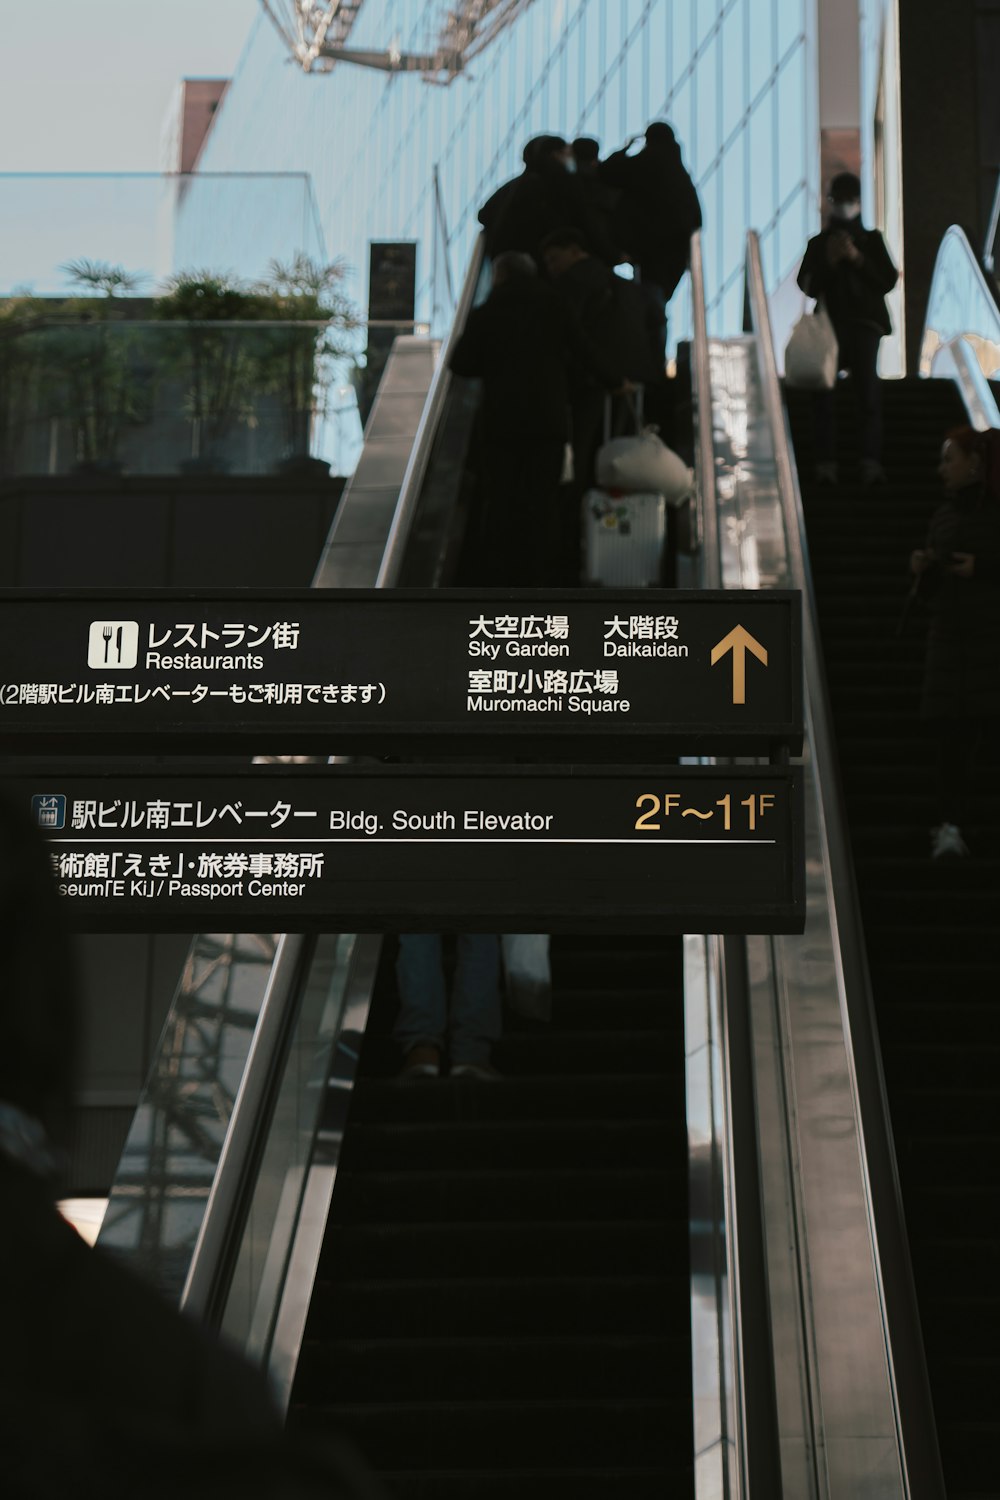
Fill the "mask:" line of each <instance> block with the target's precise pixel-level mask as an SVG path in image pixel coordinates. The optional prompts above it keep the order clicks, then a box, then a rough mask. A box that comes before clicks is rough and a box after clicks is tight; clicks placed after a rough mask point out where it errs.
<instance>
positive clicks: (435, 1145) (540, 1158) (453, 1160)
mask: <svg viewBox="0 0 1000 1500" xmlns="http://www.w3.org/2000/svg"><path fill="white" fill-rule="evenodd" d="M418 1086H419V1085H418ZM677 1133H681V1134H682V1135H683V1131H682V1127H681V1126H680V1125H679V1124H677V1125H674V1126H673V1127H672V1128H671V1127H668V1126H667V1125H666V1124H665V1123H664V1122H663V1121H660V1120H650V1121H646V1120H642V1119H633V1120H613V1121H607V1120H603V1121H599V1122H596V1123H595V1122H590V1121H584V1120H580V1121H565V1120H556V1121H546V1122H539V1121H537V1120H532V1121H516V1120H511V1121H501V1122H496V1121H471V1122H468V1123H464V1122H463V1123H461V1124H458V1125H455V1124H453V1123H452V1122H447V1123H442V1122H436V1123H431V1124H414V1123H413V1122H411V1121H407V1122H406V1123H405V1124H404V1123H393V1124H379V1125H375V1124H371V1125H362V1124H358V1125H357V1127H356V1128H355V1129H354V1130H352V1131H351V1132H350V1137H349V1140H348V1141H347V1142H346V1143H345V1147H344V1150H343V1153H342V1155H341V1170H343V1171H349V1172H358V1171H376V1172H377V1171H380V1170H382V1171H388V1170H395V1171H405V1170H406V1169H407V1168H413V1169H416V1170H418V1171H422V1172H428V1171H435V1170H438V1169H441V1170H445V1171H455V1170H462V1169H465V1170H470V1171H478V1172H484V1173H485V1172H489V1171H491V1170H494V1169H496V1168H510V1169H521V1170H523V1169H524V1168H525V1167H528V1168H529V1169H530V1170H532V1171H538V1172H541V1171H545V1170H548V1169H551V1168H569V1169H572V1168H573V1167H576V1166H578V1165H579V1164H580V1163H581V1162H584V1161H586V1162H588V1163H589V1164H591V1165H592V1166H594V1167H615V1166H619V1165H621V1166H625V1165H628V1166H632V1167H649V1168H654V1169H655V1168H657V1167H659V1166H660V1165H661V1163H662V1162H663V1160H664V1158H665V1157H667V1156H668V1155H669V1154H670V1152H671V1148H672V1149H673V1153H674V1154H675V1155H676V1153H677V1151H678V1149H681V1150H683V1149H684V1140H683V1139H682V1140H681V1141H680V1143H679V1144H678V1142H677V1140H676V1139H674V1137H675V1136H676V1134H677Z"/></svg>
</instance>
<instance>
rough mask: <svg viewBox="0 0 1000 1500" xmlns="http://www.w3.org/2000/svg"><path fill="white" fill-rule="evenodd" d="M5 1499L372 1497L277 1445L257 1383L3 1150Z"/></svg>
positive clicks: (321, 1463) (363, 1479) (321, 1458)
mask: <svg viewBox="0 0 1000 1500" xmlns="http://www.w3.org/2000/svg"><path fill="white" fill-rule="evenodd" d="M0 1223H2V1225H3V1232H2V1234H0V1329H2V1330H3V1332H2V1340H3V1361H2V1373H0V1453H2V1455H3V1457H2V1460H0V1463H2V1475H3V1484H2V1487H3V1494H4V1496H5V1497H7V1496H9V1497H11V1500H21V1497H24V1500H49V1497H51V1500H56V1497H62V1496H66V1495H71V1494H74V1493H78V1494H82V1495H92V1494H100V1495H102V1496H107V1497H108V1500H126V1497H128V1500H131V1497H133V1496H140V1495H141V1496H143V1497H148V1500H167V1497H174V1496H176V1495H183V1496H185V1497H187V1500H208V1497H209V1496H211V1497H212V1500H237V1497H239V1496H246V1495H249V1494H253V1495H254V1496H259V1497H261V1500H319V1497H320V1496H321V1495H322V1496H324V1497H326V1500H347V1497H350V1500H380V1497H382V1495H383V1492H382V1489H381V1487H380V1486H377V1485H376V1483H375V1481H374V1480H369V1478H368V1476H366V1475H361V1474H360V1472H357V1473H356V1471H355V1465H354V1460H353V1459H352V1458H351V1457H349V1456H347V1455H344V1456H343V1459H342V1458H341V1454H340V1450H339V1449H338V1450H337V1451H336V1453H331V1454H329V1455H328V1454H327V1453H325V1452H324V1453H322V1454H320V1453H318V1452H316V1453H315V1454H314V1453H313V1451H312V1450H307V1449H306V1448H304V1447H303V1448H302V1449H301V1450H299V1449H297V1448H295V1447H294V1446H292V1445H290V1444H289V1443H287V1442H286V1440H285V1438H284V1435H283V1431H282V1424H281V1421H280V1418H279V1416H278V1413H277V1410H276V1409H275V1407H274V1406H273V1405H272V1403H271V1399H270V1396H269V1393H268V1391H267V1388H266V1385H265V1382H264V1380H263V1378H262V1377H261V1376H260V1375H259V1374H258V1373H257V1371H255V1370H253V1369H251V1368H250V1366H249V1365H247V1364H245V1363H244V1362H243V1360H242V1359H240V1358H238V1357H237V1356H236V1355H235V1354H233V1353H231V1352H230V1351H229V1350H227V1349H225V1348H224V1347H223V1346H222V1345H221V1344H219V1343H217V1342H216V1341H215V1340H214V1339H213V1338H212V1337H211V1336H210V1335H209V1334H207V1333H205V1332H204V1331H203V1330H202V1329H201V1328H200V1327H199V1326H198V1325H197V1324H195V1323H194V1322H192V1321H191V1320H189V1319H188V1318H186V1317H184V1316H182V1315H181V1314H180V1313H178V1312H177V1311H175V1309H173V1308H172V1307H170V1306H169V1305H168V1304H167V1303H166V1302H165V1301H163V1300H161V1298H160V1297H159V1296H158V1295H157V1293H156V1292H154V1291H153V1290H152V1289H151V1288H149V1287H147V1286H145V1285H144V1284H143V1283H142V1282H140V1281H138V1280H137V1279H135V1278H134V1277H133V1276H131V1275H130V1274H129V1273H128V1272H127V1271H124V1270H123V1269H122V1268H121V1267H120V1266H118V1265H117V1264H116V1263H115V1262H114V1261H113V1260H111V1259H110V1258H109V1257H108V1256H107V1255H106V1254H105V1253H104V1252H102V1251H101V1250H94V1249H91V1248H90V1247H89V1246H87V1245H85V1244H84V1242H83V1241H82V1240H81V1239H80V1237H79V1235H77V1233H76V1231H75V1230H73V1229H71V1228H70V1226H69V1225H68V1224H67V1223H66V1222H65V1221H64V1220H63V1219H62V1218H61V1217H60V1216H59V1214H58V1213H57V1212H56V1209H55V1207H54V1205H53V1203H52V1201H51V1199H50V1197H49V1195H48V1190H47V1187H46V1186H45V1184H43V1183H42V1182H41V1181H40V1180H39V1179H37V1178H35V1177H34V1176H32V1175H30V1174H29V1173H28V1172H27V1171H26V1170H25V1169H23V1168H22V1167H21V1166H19V1165H16V1164H14V1163H12V1162H10V1161H8V1159H7V1158H6V1157H4V1156H3V1155H2V1154H0Z"/></svg>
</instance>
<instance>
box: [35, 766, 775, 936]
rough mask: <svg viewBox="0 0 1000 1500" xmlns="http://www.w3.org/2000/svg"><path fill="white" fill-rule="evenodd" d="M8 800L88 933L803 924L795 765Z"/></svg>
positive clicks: (229, 779) (490, 773)
mask: <svg viewBox="0 0 1000 1500" xmlns="http://www.w3.org/2000/svg"><path fill="white" fill-rule="evenodd" d="M8 787H9V789H10V791H11V793H12V794H13V795H14V796H15V797H17V798H19V799H20V800H21V801H22V802H23V804H24V805H25V806H26V807H30V809H31V812H32V816H33V818H34V820H35V822H36V823H37V824H38V825H39V826H40V827H41V828H42V829H43V830H44V831H45V832H46V834H47V835H48V837H49V839H50V841H51V852H52V860H53V865H54V870H55V876H56V882H57V885H58V888H59V891H60V893H61V894H62V896H63V897H64V899H65V903H66V909H67V915H68V917H69V919H70V921H71V923H72V925H74V926H75V927H77V928H78V929H80V930H84V931H106V932H121V931H129V930H139V931H143V932H156V931H170V930H180V931H212V930H218V931H255V930H256V931H279V930H280V931H301V930H309V929H313V928H320V929H325V930H327V931H329V930H334V931H335V930H337V929H338V927H340V928H342V929H343V930H345V931H348V932H354V931H383V930H386V929H389V930H393V929H399V930H403V931H419V930H431V931H440V930H442V929H445V930H456V929H457V930H466V931H468V930H472V931H481V930H484V929H485V930H487V931H493V932H500V931H513V932H524V931H544V932H553V931H575V930H579V929H580V928H581V927H582V926H586V927H587V928H588V929H593V930H595V931H603V932H611V933H614V932H621V933H627V932H664V933H668V932H688V931H695V932H703V931H711V932H801V930H802V926H803V920H804V896H803V873H802V872H803V858H802V848H801V838H802V832H801V830H802V786H801V773H800V771H799V770H798V769H794V768H793V769H788V768H776V767H770V766H761V767H737V768H721V767H719V768H716V767H707V768H706V767H692V766H666V767H664V766H660V767H656V768H643V767H638V768H630V769H628V770H622V769H610V768H599V767H591V768H589V769H581V768H579V767H577V768H562V769H553V768H545V769H537V768H520V767H515V768H510V769H508V770H505V771H500V770H494V769H489V770H474V769H470V768H461V767H455V768H448V769H446V770H445V769H440V768H435V769H424V768H420V767H406V768H403V767H367V768H361V767H354V766H349V767H336V768H332V767H323V768H316V767H309V768H305V767H303V768H295V769H288V768H281V769H277V768H273V767H258V768H252V769H249V770H247V771H245V772H242V773H239V772H237V773H234V774H230V775H224V774H220V775H210V776H203V775H188V776H182V775H169V774H159V773H157V772H149V771H146V772H141V773H134V774H133V773H128V774H126V773H121V774H119V773H117V772H109V773H107V774H104V775H100V776H81V775H77V774H74V772H73V771H72V769H71V768H68V767H65V766H64V767H58V768H50V769H47V770H39V771H38V772H37V773H36V774H33V775H32V776H31V777H30V778H29V777H25V776H19V777H17V778H15V779H14V780H13V781H12V782H9V783H8Z"/></svg>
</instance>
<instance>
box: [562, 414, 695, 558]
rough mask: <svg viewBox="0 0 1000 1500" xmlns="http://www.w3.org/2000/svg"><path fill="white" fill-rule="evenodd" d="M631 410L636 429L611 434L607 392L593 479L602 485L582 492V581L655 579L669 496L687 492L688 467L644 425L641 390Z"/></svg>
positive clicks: (665, 524)
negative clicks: (601, 443) (623, 435)
mask: <svg viewBox="0 0 1000 1500" xmlns="http://www.w3.org/2000/svg"><path fill="white" fill-rule="evenodd" d="M633 416H634V419H635V428H636V432H635V435H634V436H633V437H626V438H615V439H614V440H611V436H610V434H611V399H610V397H609V398H608V400H607V402H606V403H605V409H604V446H603V447H602V448H601V449H600V451H599V453H598V455H597V480H598V483H599V484H600V485H602V486H603V487H602V488H600V489H590V490H588V491H587V492H586V494H585V495H584V497H583V507H582V509H583V515H582V528H581V529H582V531H583V559H584V560H583V574H584V581H585V582H586V583H599V584H604V585H606V586H616V587H620V588H645V587H648V586H650V585H656V584H658V583H660V581H661V578H662V569H663V554H664V549H665V547H666V541H667V510H668V497H669V499H670V500H672V501H676V500H677V499H678V498H679V497H680V494H681V492H684V493H688V492H690V488H691V484H692V480H693V476H692V474H691V471H690V469H688V468H687V467H686V465H685V464H684V463H683V460H682V459H680V458H678V456H677V454H676V453H673V452H672V451H671V450H670V449H669V448H667V447H666V446H665V444H663V443H662V442H661V441H660V439H659V437H658V436H657V435H656V430H655V429H654V428H643V424H642V392H641V391H640V392H639V393H638V395H637V399H636V403H635V406H634V408H633ZM650 481H652V483H655V486H656V488H655V489H654V488H653V487H652V484H651V483H650Z"/></svg>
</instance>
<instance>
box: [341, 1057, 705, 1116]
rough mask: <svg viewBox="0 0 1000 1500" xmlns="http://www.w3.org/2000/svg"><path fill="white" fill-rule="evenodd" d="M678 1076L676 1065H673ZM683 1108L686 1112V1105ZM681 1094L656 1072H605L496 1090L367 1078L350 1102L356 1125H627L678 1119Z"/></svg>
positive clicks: (513, 1083)
mask: <svg viewBox="0 0 1000 1500" xmlns="http://www.w3.org/2000/svg"><path fill="white" fill-rule="evenodd" d="M671 1071H672V1072H675V1071H676V1064H674V1063H673V1061H672V1064H671ZM680 1109H681V1110H683V1102H681V1105H680ZM677 1113H678V1102H677V1095H676V1093H674V1092H672V1091H671V1090H670V1089H667V1088H664V1086H663V1081H662V1079H661V1078H660V1077H658V1076H657V1075H656V1074H653V1073H638V1074H637V1073H619V1074H617V1075H612V1076H607V1075H605V1074H603V1073H601V1072H600V1071H597V1072H594V1073H583V1072H581V1073H577V1074H575V1075H574V1076H571V1077H558V1078H557V1077H555V1076H552V1075H545V1074H539V1075H537V1076H535V1077H532V1078H518V1077H508V1078H505V1079H504V1080H503V1083H502V1085H500V1086H497V1087H496V1088H493V1087H490V1086H486V1087H483V1086H481V1085H478V1084H475V1085H474V1084H472V1083H470V1084H469V1086H468V1087H464V1086H459V1085H458V1084H456V1083H454V1082H451V1081H450V1080H448V1079H443V1080H441V1081H440V1082H434V1083H427V1084H423V1083H422V1084H419V1085H413V1086H407V1087H405V1088H404V1087H401V1086H400V1085H399V1083H397V1082H396V1080H395V1079H374V1078H362V1079H360V1080H359V1082H358V1084H357V1087H356V1089H355V1091H354V1097H353V1099H352V1102H351V1120H352V1122H353V1121H354V1120H358V1121H359V1122H363V1121H366V1120H400V1119H403V1120H441V1119H464V1120H513V1119H522V1120H551V1119H566V1118H570V1119H584V1118H588V1117H589V1118H590V1119H600V1120H623V1119H624V1120H628V1119H632V1118H633V1116H635V1115H641V1116H642V1117H643V1119H667V1118H676V1117H677Z"/></svg>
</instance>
